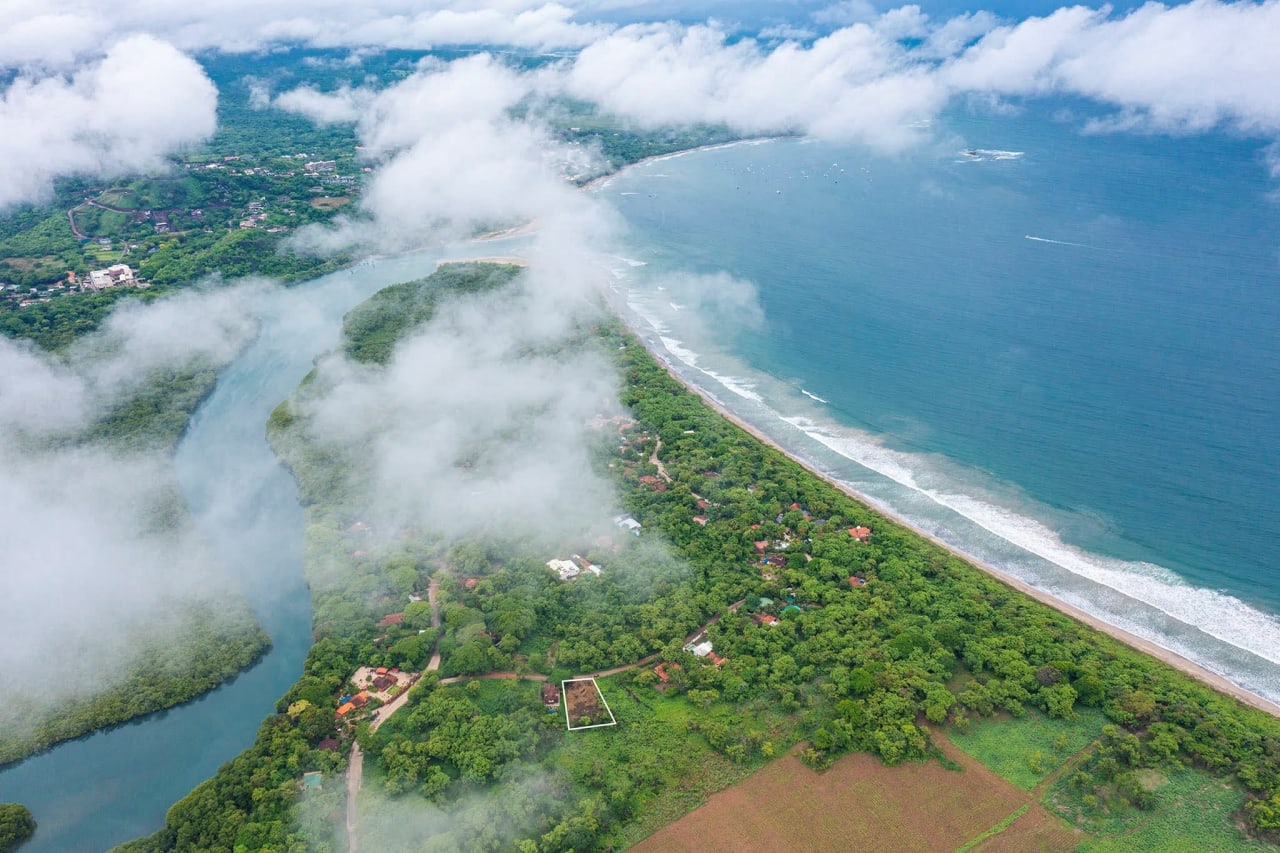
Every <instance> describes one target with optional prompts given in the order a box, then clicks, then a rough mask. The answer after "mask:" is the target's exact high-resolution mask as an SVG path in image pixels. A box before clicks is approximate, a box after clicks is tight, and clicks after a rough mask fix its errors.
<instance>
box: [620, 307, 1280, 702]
mask: <svg viewBox="0 0 1280 853" xmlns="http://www.w3.org/2000/svg"><path fill="white" fill-rule="evenodd" d="M606 298H607V296H606ZM610 304H612V302H611V301H610ZM614 308H615V310H614V313H615V314H617V315H618V317H619V319H621V320H622V322H623V323H624V324H625V325H626V326H627V328H628V329H629V330H630V332H631V333H632V334H633V335H634V336H635V338H636V340H638V341H639V342H640V343H641V345H642V346H644V347H645V348H646V349H647V350H648V351H649V353H650V354H651V355H652V356H653V357H654V358H655V359H657V361H658V363H659V364H661V365H662V367H663V369H665V370H666V371H667V373H668V375H670V376H671V378H673V379H674V380H675V381H677V382H679V383H680V385H681V386H682V387H684V388H685V389H687V390H688V391H690V392H691V393H693V394H696V395H697V396H698V398H699V399H700V400H701V401H702V402H703V404H704V405H706V406H707V407H708V408H710V409H711V410H712V411H714V412H716V413H717V414H719V415H720V416H721V417H723V418H724V419H725V420H727V421H729V423H731V424H733V425H734V426H736V427H737V428H738V429H741V430H742V431H743V432H745V433H747V434H748V435H750V436H751V437H753V438H755V439H756V440H757V441H759V442H761V443H762V444H764V445H766V446H768V447H771V448H772V449H774V450H776V451H777V452H778V453H781V454H782V455H783V456H785V457H787V458H788V459H790V460H791V461H792V462H794V463H796V464H797V465H799V466H800V467H801V468H803V469H804V470H805V471H807V472H809V473H810V474H813V475H814V476H816V477H820V478H821V479H822V480H824V481H825V482H826V483H828V484H830V485H831V486H833V487H835V488H837V489H839V490H840V491H841V492H843V493H844V494H846V495H848V496H849V497H851V498H853V499H854V500H856V501H858V502H859V503H861V504H864V505H866V506H867V507H869V508H870V509H872V510H874V511H875V512H877V513H879V514H880V515H882V516H884V517H885V518H886V519H888V520H889V521H892V522H893V523H894V524H897V525H900V526H901V527H904V528H906V529H907V530H910V531H911V532H912V533H914V534H916V535H917V536H920V537H922V538H924V539H927V540H929V541H930V542H932V543H933V544H934V545H937V546H938V547H939V548H942V549H944V550H945V551H947V552H948V553H950V554H952V555H953V556H955V557H958V558H959V559H961V560H964V561H965V562H966V563H968V564H969V565H971V566H973V567H975V568H977V569H979V570H980V571H983V572H985V573H986V574H988V575H990V576H991V577H993V578H995V579H996V580H998V581H1000V582H1001V583H1003V584H1005V585H1006V586H1009V587H1011V588H1013V589H1015V590H1017V591H1018V592H1021V593H1023V594H1025V595H1027V596H1029V597H1030V598H1032V599H1035V600H1036V601H1038V602H1040V603H1041V604H1044V605H1046V606H1048V607H1051V608H1053V609H1054V610H1057V611H1058V612H1059V613H1062V614H1064V615H1066V616H1069V617H1071V618H1072V619H1075V620H1076V621H1078V622H1081V623H1083V624H1084V625H1087V626H1088V627H1090V628H1093V629H1094V630H1096V631H1099V632H1101V633H1103V634H1106V635H1107V636H1109V637H1111V638H1112V639H1114V640H1118V641H1119V642H1121V643H1124V644H1125V645H1126V646H1129V647H1130V648H1132V649H1134V650H1135V651H1139V652H1142V653H1144V654H1147V655H1150V656H1151V657H1153V658H1156V659H1157V660H1159V661H1161V662H1162V663H1165V664H1168V665H1169V666H1171V667H1173V668H1174V669H1176V670H1178V671H1180V672H1182V673H1184V674H1185V675H1189V676H1191V677H1192V678H1194V679H1196V680H1197V681H1200V682H1201V683H1203V684H1205V685H1206V686H1208V687H1210V688H1212V689H1214V690H1216V691H1217V692H1219V693H1222V694H1224V695H1226V696H1230V697H1231V698H1233V699H1236V700H1238V701H1240V702H1243V703H1244V704H1246V705H1248V706H1250V707H1252V708H1256V709H1258V710H1260V711H1264V712H1266V713H1268V714H1270V715H1272V716H1273V717H1277V718H1280V704H1277V703H1275V702H1272V701H1271V700H1269V699H1267V698H1265V697H1263V696H1260V695H1258V694H1257V693H1254V692H1252V691H1250V690H1247V689H1245V688H1244V687H1241V686H1240V685H1238V684H1236V683H1235V682H1233V681H1231V680H1230V679H1228V678H1226V677H1224V676H1222V675H1219V674H1218V673H1216V672H1213V671H1212V670H1210V669H1207V668H1206V667H1204V666H1202V665H1200V664H1198V663H1196V662H1195V661H1193V660H1190V659H1189V658H1186V657H1184V656H1182V655H1180V654H1178V653H1177V652H1175V651H1173V650H1171V649H1167V648H1165V647H1164V646H1161V645H1159V644H1158V643H1155V642H1153V641H1151V640H1148V639H1146V638H1145V637H1140V636H1138V635H1137V634H1133V633H1131V632H1129V631H1126V630H1125V629H1124V628H1121V627H1119V626H1117V625H1113V624H1111V623H1110V622H1107V621H1106V620H1104V619H1101V618H1099V617H1097V616H1094V615H1093V614H1091V613H1088V612H1087V611H1085V610H1082V609H1080V608H1079V607H1076V606H1075V605H1073V604H1070V603H1068V602H1066V601H1063V600H1062V599H1060V598H1058V597H1057V596H1055V595H1053V594H1052V593H1049V592H1046V591H1044V590H1042V589H1039V588H1037V587H1035V586H1032V585H1031V584H1029V583H1027V582H1026V581H1024V580H1022V579H1021V578H1018V577H1015V576H1013V575H1011V574H1009V573H1008V572H1004V571H1001V570H1000V569H997V568H996V567H995V566H992V565H990V564H989V563H986V562H984V561H982V560H980V559H978V558H977V557H975V556H973V555H971V554H967V553H965V552H964V551H962V550H960V549H959V548H957V547H955V546H954V545H951V544H948V543H947V542H944V541H943V540H941V539H939V538H938V537H937V536H934V535H933V534H931V533H929V532H928V531H926V530H923V529H921V528H920V527H918V526H917V525H915V524H913V523H912V522H911V521H909V520H907V519H906V518H904V517H902V516H901V515H899V514H898V513H895V512H893V511H891V510H889V509H886V508H885V507H883V506H881V505H880V504H879V503H878V502H876V501H874V500H872V499H871V498H869V497H868V496H867V495H864V494H862V493H861V492H859V491H857V490H856V489H854V488H853V487H852V486H850V485H849V484H847V483H844V482H842V481H841V480H839V479H837V478H835V477H833V476H832V475H830V474H828V473H826V472H825V471H822V470H820V469H819V468H816V467H814V466H813V465H812V464H810V463H809V462H806V461H805V460H804V459H801V458H799V457H797V456H796V455H795V454H794V453H791V452H789V451H787V450H786V449H785V448H783V447H782V446H781V445H780V444H779V443H778V442H777V441H776V440H775V439H773V438H772V437H770V436H769V435H767V434H766V433H765V432H764V431H763V430H761V429H760V428H759V427H756V426H755V425H753V424H751V423H749V422H747V421H746V420H745V419H743V418H742V417H740V416H738V415H736V414H734V413H733V412H731V411H730V410H729V409H727V408H726V407H725V406H724V405H722V404H721V403H720V402H719V401H717V400H716V399H715V398H714V397H712V396H711V395H710V394H709V393H708V392H707V391H706V390H705V389H703V388H701V387H699V386H698V385H697V384H695V383H693V382H691V381H689V380H687V379H685V378H684V377H683V376H681V375H680V374H679V373H678V372H677V371H676V370H675V369H674V368H673V367H672V365H671V363H670V362H669V361H668V360H667V358H666V356H665V354H663V353H660V352H657V351H655V350H654V348H653V347H652V346H650V345H649V344H648V343H647V342H646V341H645V339H644V336H643V333H642V332H641V330H640V329H637V328H636V327H635V326H634V325H633V324H632V323H631V322H630V320H629V319H628V318H627V317H626V316H625V314H624V312H623V311H621V310H618V309H617V307H616V306H614Z"/></svg>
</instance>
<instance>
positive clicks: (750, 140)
mask: <svg viewBox="0 0 1280 853" xmlns="http://www.w3.org/2000/svg"><path fill="white" fill-rule="evenodd" d="M787 138H789V137H787V136H776V135H775V136H751V137H747V138H746V139H735V140H733V141H732V142H713V143H711V144H710V145H699V146H698V147H696V148H686V149H684V150H683V151H670V152H668V153H666V154H654V155H653V156H652V157H644V158H642V159H640V160H637V161H635V162H634V163H628V164H627V165H625V166H623V167H622V168H620V169H616V170H614V171H612V172H609V173H608V174H605V175H600V176H598V177H595V178H592V179H591V180H589V181H587V182H586V183H585V184H583V185H582V186H581V187H580V189H584V190H590V189H594V188H595V187H600V186H604V185H605V184H607V183H609V181H612V180H613V179H614V178H616V177H618V176H619V175H621V174H622V173H623V172H626V171H628V170H630V169H635V168H637V167H639V166H645V165H648V164H650V163H657V162H659V161H661V160H671V159H674V158H676V157H684V156H685V155H687V154H693V153H695V152H698V151H717V150H719V149H721V148H733V147H735V146H738V145H759V144H760V143H762V142H772V141H774V140H775V139H787Z"/></svg>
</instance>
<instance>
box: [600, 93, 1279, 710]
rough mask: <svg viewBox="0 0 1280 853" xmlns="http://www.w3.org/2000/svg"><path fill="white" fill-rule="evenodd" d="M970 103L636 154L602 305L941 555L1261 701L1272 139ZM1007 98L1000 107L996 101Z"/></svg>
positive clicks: (1273, 321)
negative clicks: (885, 142) (912, 130)
mask: <svg viewBox="0 0 1280 853" xmlns="http://www.w3.org/2000/svg"><path fill="white" fill-rule="evenodd" d="M1090 109H1092V108H1091V107H1090V106H1089V105H1088V104H1085V103H1081V102H1074V101H1062V100H1059V101H1053V102H1036V103H1033V104H1031V105H1026V106H1023V107H1020V108H1019V109H1018V110H1017V111H1013V112H1012V114H1004V115H990V114H976V113H972V112H969V111H966V110H964V109H958V110H956V111H954V112H953V113H950V114H948V115H945V116H943V117H942V118H940V119H938V120H937V121H936V122H935V123H934V125H933V126H931V127H928V128H922V129H921V135H922V142H921V144H920V145H918V146H916V147H914V148H912V149H911V150H909V151H906V152H899V153H896V154H883V153H876V152H873V151H870V150H867V149H865V148H857V147H850V146H847V145H838V144H832V143H828V142H821V141H814V140H806V139H785V140H775V141H769V142H758V143H747V144H739V145H735V146H730V147H723V148H718V149H712V150H704V151H699V152H694V153H689V154H684V155H678V156H673V157H669V158H665V159H661V160H657V161H650V162H648V163H645V164H642V165H640V166H638V167H636V168H633V169H631V170H628V171H626V172H624V173H623V174H621V175H619V176H617V177H615V178H613V179H612V180H610V181H608V182H606V183H605V184H604V185H603V186H602V187H601V188H600V189H599V190H598V192H600V193H601V195H602V196H604V197H605V198H607V199H608V200H609V201H610V202H611V203H612V204H613V205H614V206H615V207H616V208H617V209H618V210H619V211H620V212H621V213H622V215H623V216H624V218H625V220H626V222H627V223H628V226H629V233H628V234H627V236H626V238H625V239H624V241H623V242H622V243H621V244H620V245H619V246H618V247H617V252H616V258H615V262H614V266H613V274H614V277H615V282H614V289H615V291H616V292H617V294H618V296H619V303H620V304H623V305H625V306H626V310H627V311H628V312H629V313H630V314H631V315H632V318H633V320H634V321H635V323H636V324H637V326H638V327H639V328H641V329H642V330H643V331H645V337H647V338H648V339H649V340H650V341H651V342H652V344H653V346H654V347H655V348H656V349H658V350H659V351H660V352H661V353H664V354H665V356H666V358H667V360H668V361H669V362H670V363H671V364H672V365H673V366H674V367H675V368H676V369H677V370H678V371H679V372H680V373H681V374H682V375H683V376H684V377H685V378H687V379H689V380H690V381H692V382H694V383H696V384H698V385H699V386H700V387H702V388H703V389H704V390H706V391H708V392H709V393H710V394H712V395H713V396H714V397H715V398H716V399H717V400H719V401H720V402H722V403H723V404H724V405H726V406H727V407H728V408H729V409H731V410H732V411H733V412H734V413H735V414H737V415H739V416H741V417H743V418H744V419H746V420H748V421H749V422H751V423H752V424H753V425H755V426H757V427H758V428H760V429H761V430H763V431H764V432H766V433H767V434H768V435H770V437H772V438H773V439H775V440H776V441H777V442H778V443H779V444H781V445H782V446H783V447H785V448H786V449H787V450H788V451H790V452H792V453H795V454H796V455H798V456H800V457H802V458H804V459H806V460H807V461H809V462H811V463H813V464H815V465H816V466H817V467H819V468H821V469H822V470H824V471H826V472H828V473H830V474H832V475H833V476H835V477H837V478H838V479H841V480H843V481H845V482H847V483H848V484H850V485H851V486H853V487H854V488H855V489H857V490H858V491H859V492H861V493H863V494H865V495H866V496H867V497H868V498H869V499H871V500H872V501H873V502H874V503H876V504H878V505H880V506H882V507H884V508H886V509H889V510H891V511H893V512H895V513H898V514H900V515H902V516H903V517H905V518H907V519H908V520H910V521H911V522H912V523H914V524H916V525H917V526H919V527H921V528H923V529H925V530H927V531H928V532H930V533H932V534H934V535H936V536H938V537H939V538H941V539H943V540H945V541H946V542H948V543H949V544H951V545H953V546H954V547H956V548H958V549H960V550H962V551H964V552H966V553H968V554H971V555H972V556H974V557H976V558H978V559H980V560H983V561H985V562H988V563H990V564H992V565H994V566H996V567H998V568H1000V569H1002V570H1005V571H1008V572H1010V573H1011V574H1014V575H1016V576H1018V577H1020V578H1022V579H1024V580H1026V581H1028V582H1030V583H1032V584H1033V585H1035V586H1037V587H1040V588H1042V589H1044V590H1046V591H1048V592H1051V593H1053V594H1055V595H1057V596H1059V597H1060V598H1062V599H1064V600H1066V601H1069V602H1070V603H1072V604H1075V605H1076V606H1078V607H1081V608H1082V609H1084V610H1086V611H1088V612H1090V613H1093V614H1095V615H1097V616H1099V617H1101V618H1103V619H1105V620H1106V621H1108V622H1111V623H1112V624H1116V625H1118V626H1120V627H1122V628H1125V629H1127V630H1129V631H1132V632H1133V633H1135V634H1138V635H1140V636H1143V637H1146V638H1148V639H1150V640H1153V641H1154V642H1156V643H1158V644H1160V645H1162V646H1164V647H1166V648H1169V649H1172V650H1174V651H1176V652H1178V653H1180V654H1182V655H1184V656H1186V657H1188V658H1190V659H1192V660H1194V661H1196V662H1197V663H1200V664H1201V665H1203V666H1205V667H1207V668H1209V669H1211V670H1213V671H1215V672H1218V673H1220V674H1222V675H1225V676H1227V677H1228V678H1230V679H1231V680H1233V681H1235V682H1237V683H1238V684H1240V685H1241V686H1243V687H1245V688H1247V689H1250V690H1253V691H1255V692H1257V693H1259V694H1261V695H1263V696H1266V697H1267V698H1269V699H1272V700H1273V701H1280V619H1278V618H1277V614H1280V473H1278V470H1280V468H1278V467H1277V460H1280V193H1277V189H1278V187H1277V183H1276V181H1275V180H1274V179H1272V178H1270V177H1269V175H1268V172H1267V169H1266V166H1265V163H1264V157H1263V153H1262V149H1263V148H1264V146H1265V141H1262V140H1257V139H1252V140H1251V139H1241V138H1237V137H1234V136H1230V135H1227V134H1225V133H1215V134H1203V135H1196V136H1183V137H1170V136H1165V135H1155V134H1146V135H1144V134H1137V133H1119V134H1089V133H1085V132H1083V131H1082V128H1083V127H1084V125H1085V120H1086V119H1087V117H1088V116H1089V114H1090V113H1089V111H1090ZM1006 112H1008V111H1006Z"/></svg>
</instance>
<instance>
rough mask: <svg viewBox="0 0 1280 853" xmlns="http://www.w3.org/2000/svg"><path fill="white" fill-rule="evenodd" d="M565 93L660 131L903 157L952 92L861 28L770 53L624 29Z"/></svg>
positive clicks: (570, 79) (589, 57)
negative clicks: (863, 146)
mask: <svg viewBox="0 0 1280 853" xmlns="http://www.w3.org/2000/svg"><path fill="white" fill-rule="evenodd" d="M566 78H567V79H566V83H565V87H566V90H567V91H568V92H569V93H570V94H571V95H574V96H577V97H581V98H587V99H590V100H594V101H597V102H599V103H600V104H602V105H603V106H604V107H605V108H606V109H608V110H611V111H614V112H617V113H619V114H622V115H624V116H628V117H632V118H635V119H637V120H639V121H641V122H643V123H646V124H650V125H656V124H665V123H683V122H695V121H711V122H724V123H726V124H729V125H730V126H732V127H735V128H737V129H739V130H741V131H744V132H754V133H769V132H778V131H801V132H805V133H812V134H816V135H819V136H832V137H840V138H845V139H853V140H857V141H861V142H866V143H869V144H873V145H880V146H884V147H897V146H900V145H903V144H905V143H907V142H909V141H910V140H911V139H912V138H914V135H915V131H914V130H913V129H912V125H913V124H915V123H916V122H918V121H919V120H920V119H922V118H927V117H929V116H931V115H932V114H933V113H934V112H936V111H937V110H938V109H939V108H940V107H941V106H942V104H943V103H944V102H945V96H946V92H945V91H944V90H943V89H942V88H941V87H940V86H938V85H937V83H936V81H935V80H934V79H933V78H932V76H931V75H930V74H929V73H928V68H927V67H925V66H922V65H921V64H920V63H917V62H914V61H913V60H912V58H911V56H910V54H909V52H908V51H906V50H905V49H904V48H903V47H902V46H901V45H900V44H898V43H897V42H896V41H895V40H893V39H891V38H889V37H887V36H885V35H883V34H882V33H880V32H878V31H877V30H876V29H874V28H873V27H871V26H868V25H865V24H856V25H853V26H850V27H845V28H843V29H839V30H836V31H835V32H833V33H831V34H830V35H828V36H825V37H823V38H821V39H818V40H816V41H815V42H814V43H813V44H812V45H809V46H803V45H800V44H796V43H794V42H787V43H784V44H782V45H779V46H778V47H777V48H775V49H773V50H772V51H766V50H764V49H763V48H762V47H761V46H760V45H759V44H757V43H756V42H753V41H750V40H742V41H737V42H732V41H730V40H729V38H728V35H727V34H726V33H725V32H724V31H723V30H720V29H717V28H715V27H710V26H701V27H692V28H688V29H684V28H676V27H672V26H665V27H659V28H651V27H629V28H625V29H623V30H621V31H619V32H617V33H615V34H613V35H611V36H609V37H607V38H605V39H602V40H601V41H599V42H597V43H595V44H593V45H592V46H591V47H588V48H586V49H585V50H583V51H582V53H581V54H580V55H579V57H578V58H577V60H576V61H575V62H574V63H573V65H572V67H571V68H570V70H569V71H568V72H567V75H566Z"/></svg>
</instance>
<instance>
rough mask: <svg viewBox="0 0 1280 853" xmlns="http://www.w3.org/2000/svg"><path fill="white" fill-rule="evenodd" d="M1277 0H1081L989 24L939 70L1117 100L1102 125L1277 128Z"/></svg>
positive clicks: (964, 83) (968, 80)
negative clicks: (1128, 8)
mask: <svg viewBox="0 0 1280 853" xmlns="http://www.w3.org/2000/svg"><path fill="white" fill-rule="evenodd" d="M1278 38H1280V2H1276V0H1271V2H1267V3H1258V4H1255V3H1247V2H1240V3H1219V2H1215V0H1194V2H1192V3H1188V4H1185V5H1182V6H1174V7H1166V6H1163V5H1161V4H1158V3H1148V4H1147V5H1145V6H1143V7H1142V8H1140V9H1137V10H1135V11H1133V12H1131V13H1130V14H1128V15H1126V16H1124V17H1121V18H1111V17H1108V16H1107V14H1106V12H1105V11H1094V10H1090V9H1086V8H1082V7H1075V8H1070V9H1060V10H1058V11H1057V12H1055V13H1053V14H1052V15H1050V16H1048V17H1046V18H1034V19H1031V20H1028V21H1024V22H1022V23H1020V24H1016V25H1011V26H1006V27H1001V28H998V29H996V30H993V31H992V32H991V33H989V34H988V35H987V36H986V37H985V38H983V39H982V40H981V41H979V42H978V43H977V44H975V45H974V46H972V47H971V48H969V49H968V50H967V51H965V52H964V53H963V54H962V55H961V56H960V57H958V58H957V59H956V60H955V61H954V62H952V63H950V64H949V65H948V67H947V68H946V69H944V71H943V72H942V76H943V77H944V79H945V80H946V81H947V83H948V85H950V86H953V87H955V88H957V89H959V90H963V91H994V92H1000V93H1004V94H1044V93H1049V92H1065V93H1070V94H1074V95H1082V96H1085V97H1088V98H1093V99H1096V100H1099V101H1101V102H1103V103H1107V104H1113V105H1115V106H1117V107H1119V108H1120V109H1121V114H1120V115H1119V116H1118V117H1116V118H1115V119H1113V120H1112V121H1110V122H1106V123H1102V124H1100V125H1097V127H1098V128H1099V129H1103V128H1106V127H1112V128H1116V129H1122V128H1132V127H1136V126H1142V127H1148V128H1152V129H1157V130H1165V131H1201V130H1206V129H1209V128H1211V127H1214V126H1216V125H1220V124H1227V125H1231V126H1234V127H1235V128H1237V129H1240V130H1243V131H1246V132H1260V133H1275V132H1276V131H1278V130H1280V86H1277V85H1276V83H1275V81H1277V80H1280V50H1277V49H1276V44H1277V39H1278Z"/></svg>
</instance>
